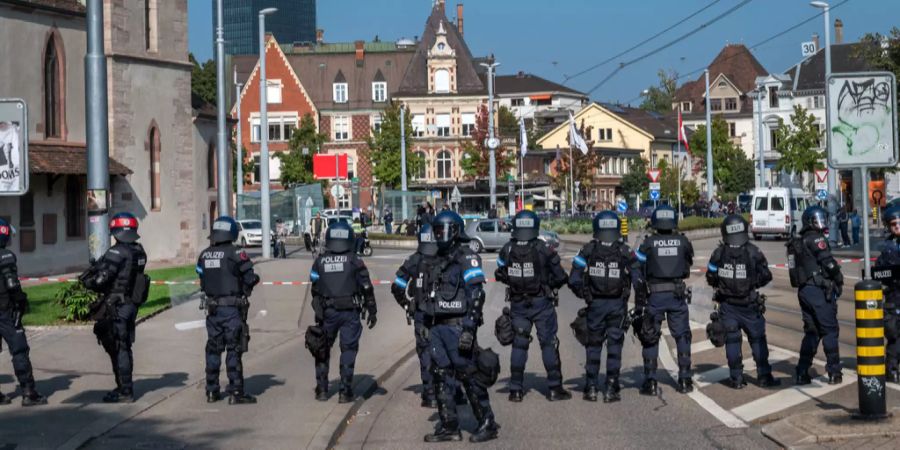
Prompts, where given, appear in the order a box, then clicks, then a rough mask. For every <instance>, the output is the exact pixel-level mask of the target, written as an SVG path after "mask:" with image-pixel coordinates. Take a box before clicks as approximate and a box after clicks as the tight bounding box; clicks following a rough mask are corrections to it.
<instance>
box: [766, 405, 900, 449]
mask: <svg viewBox="0 0 900 450" xmlns="http://www.w3.org/2000/svg"><path fill="white" fill-rule="evenodd" d="M891 412H892V413H893V415H892V416H891V417H889V418H887V419H885V420H882V421H873V422H867V421H862V420H857V419H854V418H853V417H852V412H851V411H846V410H843V409H838V410H829V411H819V412H811V413H802V414H796V415H793V416H790V417H786V418H784V419H781V420H779V421H777V422H773V423H771V424H768V425H765V426H764V427H763V428H762V433H763V434H764V435H765V436H766V437H768V438H769V439H772V440H773V441H775V442H776V443H777V444H778V445H781V446H782V447H784V448H789V449H806V448H809V449H812V448H896V447H895V445H897V441H896V440H897V437H898V436H900V408H894V409H893V410H892V411H891Z"/></svg>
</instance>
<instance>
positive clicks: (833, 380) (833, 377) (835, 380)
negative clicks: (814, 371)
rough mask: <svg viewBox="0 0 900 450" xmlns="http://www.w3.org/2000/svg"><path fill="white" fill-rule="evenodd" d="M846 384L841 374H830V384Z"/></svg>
mask: <svg viewBox="0 0 900 450" xmlns="http://www.w3.org/2000/svg"><path fill="white" fill-rule="evenodd" d="M843 382H844V375H843V374H841V373H840V372H836V373H829V374H828V384H832V385H833V384H841V383H843Z"/></svg>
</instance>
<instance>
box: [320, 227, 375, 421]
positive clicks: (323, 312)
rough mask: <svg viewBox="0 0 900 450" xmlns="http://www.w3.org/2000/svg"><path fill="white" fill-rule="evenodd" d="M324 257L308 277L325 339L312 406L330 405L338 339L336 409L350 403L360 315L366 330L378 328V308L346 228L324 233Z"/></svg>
mask: <svg viewBox="0 0 900 450" xmlns="http://www.w3.org/2000/svg"><path fill="white" fill-rule="evenodd" d="M325 233H326V234H325V252H324V253H323V254H321V255H319V256H318V257H316V260H315V262H313V267H312V270H311V271H310V274H309V276H310V280H311V281H312V294H313V310H314V311H315V313H316V323H317V324H318V326H319V327H321V328H322V330H323V331H324V333H325V336H326V343H327V344H326V345H327V347H328V348H327V349H326V350H325V351H324V352H322V354H323V356H324V358H317V359H316V390H315V393H316V400H319V401H325V400H328V363H329V360H330V359H331V358H330V356H331V355H330V348H331V346H332V345H334V342H335V340H336V339H337V337H338V333H340V340H341V342H340V344H341V345H340V348H341V362H340V376H341V390H340V396H339V398H338V402H339V403H349V402H351V401H353V369H354V365H355V364H356V353H357V352H358V351H359V337H360V336H361V335H362V324H361V323H360V313H363V314H366V315H367V319H366V323H367V324H368V326H369V329H371V328H372V327H374V326H375V323H376V322H377V318H376V314H377V313H378V308H377V306H376V304H375V290H374V288H373V287H372V281H371V280H370V279H369V270H368V269H367V268H366V265H365V263H363V261H362V259H361V258H360V257H359V256H357V255H356V252H355V251H354V248H353V247H354V237H353V230H352V229H351V228H350V225H348V224H347V223H345V222H335V223H334V224H332V225H331V226H329V227H328V230H326V232H325Z"/></svg>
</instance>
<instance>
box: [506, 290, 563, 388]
mask: <svg viewBox="0 0 900 450" xmlns="http://www.w3.org/2000/svg"><path fill="white" fill-rule="evenodd" d="M509 311H510V316H511V317H512V324H513V328H514V329H515V332H516V336H515V338H513V343H512V352H511V361H510V372H511V374H510V377H509V389H510V390H522V389H524V386H523V384H524V379H525V364H526V362H528V346H529V344H530V343H531V327H532V326H534V327H535V328H537V338H538V343H539V344H540V345H541V358H542V359H543V361H544V369H546V370H547V385H548V386H549V387H550V388H554V387H558V386H561V385H562V367H561V364H560V360H559V339H558V338H557V336H556V333H557V331H558V330H559V324H558V322H557V320H556V307H554V306H553V302H552V301H551V300H550V299H548V298H546V297H535V298H531V299H528V300H522V301H515V302H512V305H511V306H510V308H509Z"/></svg>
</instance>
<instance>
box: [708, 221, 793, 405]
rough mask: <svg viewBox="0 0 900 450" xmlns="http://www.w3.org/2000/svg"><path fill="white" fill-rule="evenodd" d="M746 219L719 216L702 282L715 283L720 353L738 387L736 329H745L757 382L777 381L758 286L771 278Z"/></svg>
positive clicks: (741, 385)
mask: <svg viewBox="0 0 900 450" xmlns="http://www.w3.org/2000/svg"><path fill="white" fill-rule="evenodd" d="M747 228H748V224H747V221H746V220H744V218H743V217H741V216H739V215H736V214H732V215H729V216H728V217H726V218H725V220H723V221H722V240H723V242H722V243H721V244H719V246H718V247H717V248H716V249H715V250H714V251H713V254H712V256H711V257H710V258H709V263H708V264H707V272H706V282H707V283H709V285H710V286H712V287H713V288H715V290H716V293H715V295H714V296H713V300H714V301H715V302H716V303H717V314H718V320H721V321H722V325H723V326H724V329H725V356H726V358H727V359H728V368H729V369H730V371H731V376H730V378H729V381H728V383H729V385H730V386H731V387H732V388H734V389H743V388H744V386H746V385H747V383H746V382H745V381H744V373H743V369H744V366H743V363H742V361H743V360H744V357H743V355H742V354H741V346H742V344H741V331H743V332H744V333H746V334H747V341H748V342H749V343H750V350H751V351H752V353H753V360H754V361H755V362H756V373H757V381H758V383H759V386H760V387H771V386H775V385H776V384H777V380H775V378H774V377H773V376H772V366H771V365H769V345H768V343H767V341H766V318H765V316H764V315H763V314H764V313H765V297H764V296H762V295H761V294H760V293H759V291H757V289H759V288H761V287H763V286H765V285H767V284H769V282H770V281H772V272H771V271H769V263H768V261H767V260H766V257H765V255H763V254H762V252H760V251H759V248H757V247H756V246H755V245H753V244H751V243H750V242H749V241H750V236H749V234H748V231H747Z"/></svg>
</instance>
